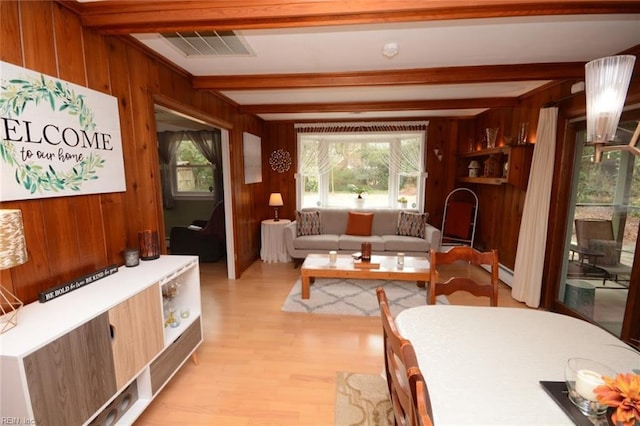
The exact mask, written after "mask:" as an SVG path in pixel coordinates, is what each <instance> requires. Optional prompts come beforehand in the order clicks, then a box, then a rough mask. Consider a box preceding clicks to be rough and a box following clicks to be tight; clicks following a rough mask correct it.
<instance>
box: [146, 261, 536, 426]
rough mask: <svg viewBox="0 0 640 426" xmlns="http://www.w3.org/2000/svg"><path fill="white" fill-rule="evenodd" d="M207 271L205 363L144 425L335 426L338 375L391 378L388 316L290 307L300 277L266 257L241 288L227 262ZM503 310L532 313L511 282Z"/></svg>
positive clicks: (167, 393)
mask: <svg viewBox="0 0 640 426" xmlns="http://www.w3.org/2000/svg"><path fill="white" fill-rule="evenodd" d="M200 274H201V292H202V309H203V314H202V317H203V325H204V342H203V343H202V345H201V346H200V348H199V349H198V351H197V353H198V359H199V365H194V364H193V363H192V362H191V361H189V362H187V363H186V364H185V365H184V366H183V367H182V368H181V369H180V370H179V371H178V372H177V374H176V375H175V376H174V378H173V380H171V381H170V382H169V384H168V385H167V386H166V387H165V388H164V390H163V391H162V392H161V393H160V394H159V395H158V397H157V398H156V399H155V400H154V401H153V403H152V404H151V405H150V406H149V408H148V409H147V410H146V411H145V413H144V414H143V415H142V416H141V417H140V418H139V419H138V422H137V423H136V425H140V426H142V425H169V424H171V425H178V424H179V425H297V426H299V425H333V422H334V402H335V379H336V373H337V372H339V371H349V372H359V373H373V374H378V373H381V372H382V371H383V353H382V338H381V323H380V319H379V318H378V317H355V316H336V315H313V314H301V313H290V312H282V311H281V310H280V308H281V306H282V304H283V302H284V300H285V299H286V297H287V295H288V294H289V291H290V290H291V287H292V286H293V283H294V282H295V280H296V279H297V278H298V277H299V269H294V268H293V266H292V264H291V263H289V264H284V263H276V264H266V263H262V262H261V261H260V260H258V261H256V262H255V263H254V264H253V265H252V266H251V267H250V268H249V269H248V270H247V271H246V272H245V273H244V274H243V275H242V277H241V278H240V279H238V280H235V281H232V280H228V279H227V278H226V275H227V274H226V268H225V263H224V262H223V261H221V262H218V263H213V264H211V263H202V264H200ZM311 297H313V287H312V296H311ZM449 299H450V301H451V303H454V304H458V303H459V304H463V303H464V304H485V302H484V301H482V300H481V299H476V298H473V297H466V296H465V295H464V294H460V295H458V294H454V295H452V296H450V297H449ZM499 305H500V306H513V307H523V308H526V306H525V305H524V304H522V303H519V302H516V301H515V300H513V299H512V298H511V294H510V288H509V287H507V286H505V285H503V284H501V288H500V295H499Z"/></svg>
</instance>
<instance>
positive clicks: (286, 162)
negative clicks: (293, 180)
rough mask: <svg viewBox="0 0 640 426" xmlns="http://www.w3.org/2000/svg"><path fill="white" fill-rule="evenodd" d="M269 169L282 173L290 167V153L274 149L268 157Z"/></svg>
mask: <svg viewBox="0 0 640 426" xmlns="http://www.w3.org/2000/svg"><path fill="white" fill-rule="evenodd" d="M269 164H271V169H273V170H274V171H276V172H278V173H284V172H286V171H287V170H289V168H290V167H291V154H289V151H285V150H284V149H276V150H275V151H273V152H272V153H271V157H270V158H269Z"/></svg>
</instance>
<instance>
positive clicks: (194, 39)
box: [162, 31, 251, 56]
mask: <svg viewBox="0 0 640 426" xmlns="http://www.w3.org/2000/svg"><path fill="white" fill-rule="evenodd" d="M162 36H163V37H164V38H166V39H167V40H168V41H169V42H170V43H171V44H173V45H174V46H176V47H177V48H178V49H180V51H181V52H182V53H184V54H185V55H186V56H233V55H239V56H247V55H251V52H250V51H249V48H248V47H247V46H246V45H245V44H244V42H243V41H242V40H241V39H240V37H238V36H237V35H236V34H235V33H234V32H233V31H185V32H176V33H162Z"/></svg>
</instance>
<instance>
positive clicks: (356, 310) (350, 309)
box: [282, 278, 449, 316]
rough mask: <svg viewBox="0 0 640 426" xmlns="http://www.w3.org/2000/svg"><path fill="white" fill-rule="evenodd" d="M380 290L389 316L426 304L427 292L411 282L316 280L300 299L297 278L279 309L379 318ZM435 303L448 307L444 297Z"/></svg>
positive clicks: (300, 294)
mask: <svg viewBox="0 0 640 426" xmlns="http://www.w3.org/2000/svg"><path fill="white" fill-rule="evenodd" d="M378 287H383V288H384V291H385V293H386V294H387V299H389V305H390V306H389V307H390V309H391V313H392V314H393V315H394V316H395V315H398V314H399V313H400V312H401V311H403V310H405V309H407V308H411V307H414V306H420V305H424V304H426V303H427V301H426V300H427V290H426V288H420V287H418V286H417V285H416V283H415V282H412V281H385V280H358V279H343V278H317V279H316V280H315V282H314V283H313V284H312V285H311V297H310V298H309V299H302V289H301V281H300V278H298V280H297V281H296V282H295V283H294V285H293V287H292V289H291V291H290V292H289V295H288V296H287V299H286V300H285V302H284V304H283V305H282V310H283V311H287V312H306V313H313V314H334V315H355V316H379V315H380V307H379V306H378V298H377V296H376V288H378ZM436 301H437V303H439V304H448V303H449V302H448V300H447V298H446V297H445V296H438V297H437V299H436Z"/></svg>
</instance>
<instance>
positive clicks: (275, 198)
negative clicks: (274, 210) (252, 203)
mask: <svg viewBox="0 0 640 426" xmlns="http://www.w3.org/2000/svg"><path fill="white" fill-rule="evenodd" d="M269 205H270V206H272V207H279V206H282V205H284V202H283V201H282V194H280V193H279V192H274V193H272V194H271V196H269Z"/></svg>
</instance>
